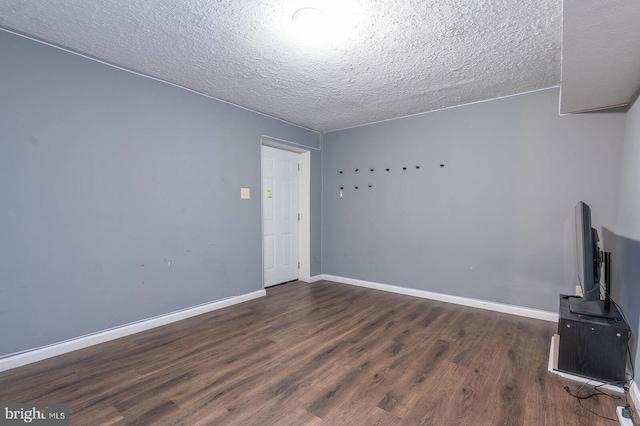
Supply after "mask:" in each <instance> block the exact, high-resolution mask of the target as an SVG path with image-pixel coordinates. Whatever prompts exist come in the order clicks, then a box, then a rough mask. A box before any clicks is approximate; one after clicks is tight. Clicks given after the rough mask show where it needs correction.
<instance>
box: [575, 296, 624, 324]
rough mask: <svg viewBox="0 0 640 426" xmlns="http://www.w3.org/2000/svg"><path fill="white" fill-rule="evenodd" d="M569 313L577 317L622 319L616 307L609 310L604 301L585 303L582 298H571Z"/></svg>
mask: <svg viewBox="0 0 640 426" xmlns="http://www.w3.org/2000/svg"><path fill="white" fill-rule="evenodd" d="M569 311H571V313H573V314H576V315H588V316H591V317H600V318H608V319H616V318H617V319H622V315H620V312H618V309H617V308H616V306H615V305H613V307H610V308H609V309H607V307H606V305H605V301H604V300H596V301H593V302H585V301H584V299H582V298H581V297H570V298H569Z"/></svg>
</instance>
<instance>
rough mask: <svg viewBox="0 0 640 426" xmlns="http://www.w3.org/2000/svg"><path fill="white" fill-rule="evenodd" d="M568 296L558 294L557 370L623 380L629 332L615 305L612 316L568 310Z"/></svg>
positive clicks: (607, 379) (610, 379)
mask: <svg viewBox="0 0 640 426" xmlns="http://www.w3.org/2000/svg"><path fill="white" fill-rule="evenodd" d="M571 299H572V297H571V296H564V295H560V321H559V322H558V334H559V335H560V344H559V351H558V370H559V371H563V372H565V373H569V374H574V375H577V376H583V377H587V378H590V379H596V380H600V381H602V382H608V383H612V382H618V383H620V382H624V381H626V379H627V377H626V367H627V344H628V342H629V337H630V335H631V329H630V328H629V325H628V324H627V323H626V322H625V321H624V319H623V318H622V315H620V313H619V312H618V309H617V307H616V306H615V305H613V306H611V309H610V312H612V313H615V317H614V318H613V319H612V318H600V317H595V316H590V315H580V314H576V313H573V312H571V311H570V310H569V303H570V300H571Z"/></svg>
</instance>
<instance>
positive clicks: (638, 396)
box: [629, 380, 640, 416]
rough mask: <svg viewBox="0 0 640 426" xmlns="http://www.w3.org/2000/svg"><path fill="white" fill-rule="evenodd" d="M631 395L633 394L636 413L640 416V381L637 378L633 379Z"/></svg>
mask: <svg viewBox="0 0 640 426" xmlns="http://www.w3.org/2000/svg"><path fill="white" fill-rule="evenodd" d="M629 395H631V400H632V401H633V405H634V406H635V407H636V413H637V414H638V416H640V389H638V383H636V381H635V380H633V381H631V385H630V386H629Z"/></svg>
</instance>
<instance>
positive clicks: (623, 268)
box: [611, 101, 640, 369]
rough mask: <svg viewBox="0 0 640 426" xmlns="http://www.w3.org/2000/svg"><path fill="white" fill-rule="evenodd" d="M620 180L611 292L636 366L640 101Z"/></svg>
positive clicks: (629, 124)
mask: <svg viewBox="0 0 640 426" xmlns="http://www.w3.org/2000/svg"><path fill="white" fill-rule="evenodd" d="M621 176H622V178H621V182H620V207H619V215H618V218H619V220H618V223H617V228H616V229H617V232H616V233H615V234H614V233H613V232H611V234H613V237H614V238H613V241H615V245H614V251H613V253H612V255H611V257H612V263H613V268H612V269H613V272H612V281H613V289H612V294H613V296H614V297H615V298H616V300H618V302H619V303H620V305H622V308H623V310H624V313H625V315H626V317H627V320H628V322H629V325H630V326H631V329H632V333H633V336H632V343H633V344H632V348H633V352H632V356H633V357H634V358H635V363H634V364H635V366H636V369H637V368H638V366H640V350H639V344H638V342H639V341H640V339H638V331H639V329H640V324H639V323H640V303H638V302H639V301H640V102H637V101H636V102H635V104H634V106H633V107H632V108H631V109H630V111H629V112H628V113H627V117H626V126H625V138H624V150H623V161H622V167H621Z"/></svg>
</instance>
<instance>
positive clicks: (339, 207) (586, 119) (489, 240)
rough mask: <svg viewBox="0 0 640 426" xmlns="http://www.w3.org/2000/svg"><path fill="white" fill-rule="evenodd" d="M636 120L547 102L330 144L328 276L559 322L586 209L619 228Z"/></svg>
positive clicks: (334, 139) (378, 128)
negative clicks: (629, 133) (626, 144)
mask: <svg viewBox="0 0 640 426" xmlns="http://www.w3.org/2000/svg"><path fill="white" fill-rule="evenodd" d="M624 119H625V115H624V114H623V113H609V114H583V115H573V116H562V117H561V116H559V115H558V89H549V90H545V91H539V92H535V93H529V94H523V95H519V96H514V97H510V98H505V99H499V100H493V101H489V102H483V103H479V104H474V105H468V106H462V107H458V108H452V109H448V110H442V111H438V112H433V113H428V114H422V115H417V116H413V117H408V118H403V119H398V120H392V121H387V122H382V123H377V124H371V125H367V126H362V127H357V128H353V129H347V130H342V131H336V132H330V133H325V134H324V135H323V191H324V198H323V236H322V238H323V246H322V250H323V262H322V267H323V273H325V274H330V275H338V276H343V277H349V278H356V279H362V280H368V281H374V282H379V283H385V284H392V285H398V286H403V287H410V288H416V289H420V290H427V291H434V292H439V293H445V294H451V295H457V296H465V297H471V298H476V299H482V300H489V301H495V302H501V303H507V304H513V305H519V306H526V307H531V308H538V309H543V310H548V311H556V312H557V309H558V294H559V293H573V292H574V291H575V285H577V284H578V280H577V274H576V270H577V268H576V265H575V236H574V233H575V231H574V225H573V220H574V219H573V211H574V210H573V209H574V206H575V205H576V203H577V202H578V201H580V200H584V201H585V202H587V203H588V204H589V205H590V206H591V207H592V209H593V222H594V225H595V226H597V227H600V226H603V225H609V226H611V225H612V224H614V223H615V222H616V220H617V200H618V194H617V188H618V182H619V164H620V161H621V152H622V141H623V137H624ZM440 164H444V166H445V167H440ZM416 166H420V169H416ZM402 167H407V170H406V171H403V170H402ZM356 168H358V169H359V171H358V172H355V171H354V170H355V169H356ZM371 168H373V169H374V172H370V171H369V169H371ZM386 168H389V169H390V171H389V172H386V171H384V169H386ZM340 171H343V173H342V174H340V173H339V172H340ZM368 185H372V188H369V187H368ZM340 186H343V187H344V188H345V189H344V191H345V196H344V198H343V199H339V198H338V191H339V187H340ZM355 186H358V187H359V189H357V190H356V189H354V187H355Z"/></svg>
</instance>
